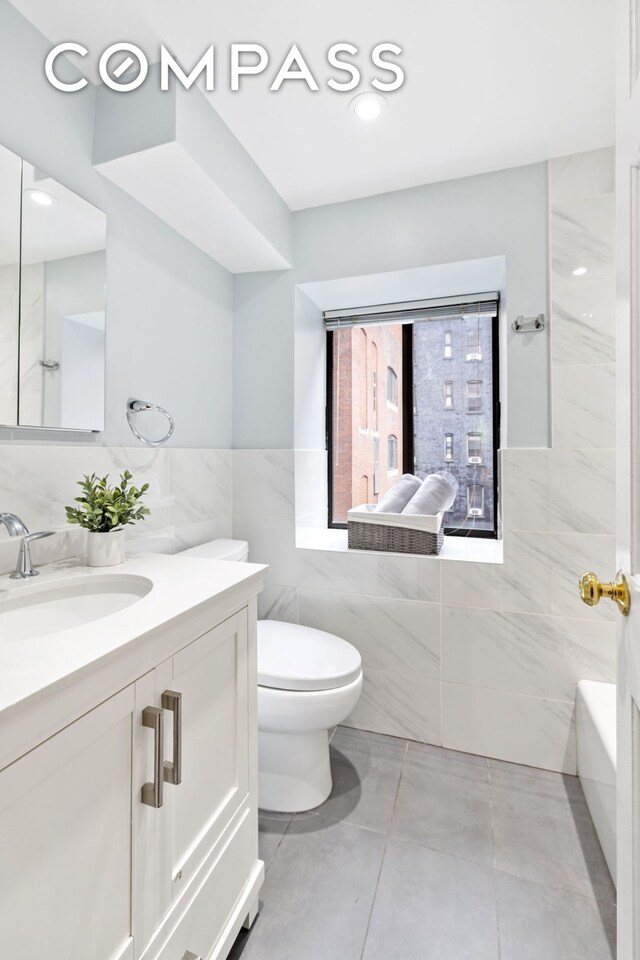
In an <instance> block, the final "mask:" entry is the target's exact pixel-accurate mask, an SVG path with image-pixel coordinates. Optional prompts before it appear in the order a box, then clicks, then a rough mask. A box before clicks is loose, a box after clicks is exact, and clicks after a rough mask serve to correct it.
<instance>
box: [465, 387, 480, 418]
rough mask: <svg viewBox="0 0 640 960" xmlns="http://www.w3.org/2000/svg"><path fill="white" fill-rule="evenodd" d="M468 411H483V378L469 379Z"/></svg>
mask: <svg viewBox="0 0 640 960" xmlns="http://www.w3.org/2000/svg"><path fill="white" fill-rule="evenodd" d="M467 413H482V380H467Z"/></svg>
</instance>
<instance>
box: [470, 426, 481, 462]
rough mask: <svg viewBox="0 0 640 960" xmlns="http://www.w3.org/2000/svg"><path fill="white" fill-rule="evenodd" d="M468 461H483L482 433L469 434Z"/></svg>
mask: <svg viewBox="0 0 640 960" xmlns="http://www.w3.org/2000/svg"><path fill="white" fill-rule="evenodd" d="M467 463H475V464H478V463H482V434H481V433H468V434H467Z"/></svg>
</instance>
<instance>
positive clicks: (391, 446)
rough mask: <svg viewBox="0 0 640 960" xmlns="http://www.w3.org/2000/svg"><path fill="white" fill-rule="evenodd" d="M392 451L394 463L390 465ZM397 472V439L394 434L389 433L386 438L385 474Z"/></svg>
mask: <svg viewBox="0 0 640 960" xmlns="http://www.w3.org/2000/svg"><path fill="white" fill-rule="evenodd" d="M392 450H393V452H394V455H393V459H394V461H395V462H394V463H393V465H392V463H391V451H392ZM393 471H396V473H397V471H398V438H397V436H396V435H395V433H390V434H389V436H388V437H387V473H392V472H393Z"/></svg>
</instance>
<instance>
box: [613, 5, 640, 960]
mask: <svg viewBox="0 0 640 960" xmlns="http://www.w3.org/2000/svg"><path fill="white" fill-rule="evenodd" d="M639 31H640V0H618V4H617V51H616V54H617V55H616V73H617V76H616V107H617V129H616V193H617V199H616V204H617V232H616V265H617V330H616V337H617V358H616V360H617V434H616V445H617V489H616V509H617V521H616V539H617V566H618V568H619V569H620V570H622V571H623V572H624V575H625V576H626V578H627V580H628V583H629V588H630V594H631V597H630V599H631V607H630V610H629V613H628V615H627V616H622V615H621V616H620V617H619V618H618V775H617V786H618V877H617V887H618V958H619V960H640V429H639V427H640V336H639V334H640V300H639V297H638V293H639V291H640V242H639V241H640V82H639V78H638V72H639V68H640V59H639V57H640V48H639V45H638V40H639V38H640V32H639ZM607 572H609V571H607ZM611 572H613V571H611Z"/></svg>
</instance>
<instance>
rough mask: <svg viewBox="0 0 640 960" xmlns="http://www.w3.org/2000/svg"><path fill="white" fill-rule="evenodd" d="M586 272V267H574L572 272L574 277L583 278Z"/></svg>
mask: <svg viewBox="0 0 640 960" xmlns="http://www.w3.org/2000/svg"><path fill="white" fill-rule="evenodd" d="M586 272H587V268H586V267H576V268H575V270H572V273H573V275H574V277H584V275H585V273H586Z"/></svg>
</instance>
